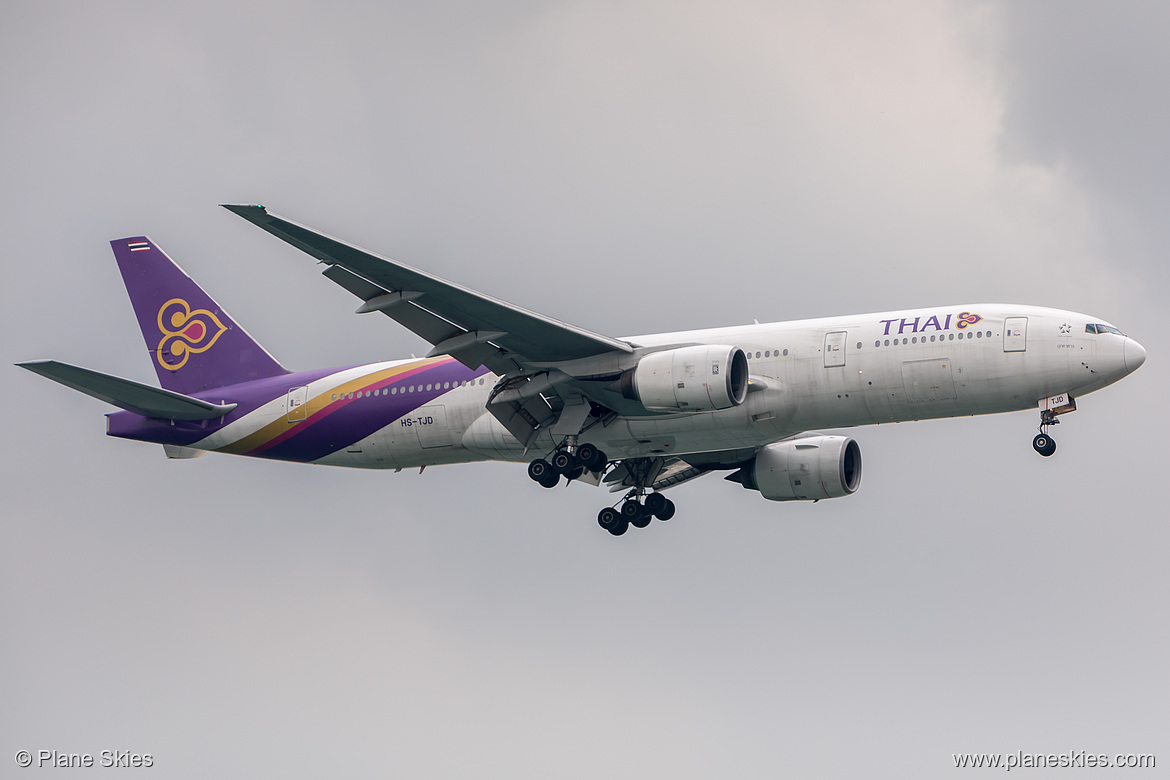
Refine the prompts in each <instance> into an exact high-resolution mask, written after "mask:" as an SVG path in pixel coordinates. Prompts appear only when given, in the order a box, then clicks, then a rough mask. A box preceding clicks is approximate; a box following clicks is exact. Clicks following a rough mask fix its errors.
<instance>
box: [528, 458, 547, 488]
mask: <svg viewBox="0 0 1170 780" xmlns="http://www.w3.org/2000/svg"><path fill="white" fill-rule="evenodd" d="M551 473H553V470H552V466H550V465H549V462H548V461H547V460H544V459H543V458H537V459H536V460H534V461H532V462H531V463H529V464H528V478H529V479H531V480H532V481H533V482H539V483H540V484H542V485H543V484H544V481H545V480H546V479H547V478H548V475H549V474H551Z"/></svg>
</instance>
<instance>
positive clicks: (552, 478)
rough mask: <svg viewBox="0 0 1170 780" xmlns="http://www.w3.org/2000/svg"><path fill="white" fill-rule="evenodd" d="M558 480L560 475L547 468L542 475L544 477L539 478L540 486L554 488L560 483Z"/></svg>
mask: <svg viewBox="0 0 1170 780" xmlns="http://www.w3.org/2000/svg"><path fill="white" fill-rule="evenodd" d="M560 481H561V475H560V474H557V473H556V472H555V471H553V470H552V469H549V470H548V473H547V474H545V475H544V479H542V480H540V486H541V487H543V488H555V487H556V486H557V485H558V484H560Z"/></svg>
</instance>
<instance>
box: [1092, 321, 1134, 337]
mask: <svg viewBox="0 0 1170 780" xmlns="http://www.w3.org/2000/svg"><path fill="white" fill-rule="evenodd" d="M1085 333H1115V334H1117V335H1118V336H1124V335H1125V334H1124V333H1122V332H1121V331H1119V330H1118V329H1117V328H1115V327H1113V326H1112V325H1104V324H1102V323H1100V322H1097V323H1089V324H1088V325H1086V326H1085Z"/></svg>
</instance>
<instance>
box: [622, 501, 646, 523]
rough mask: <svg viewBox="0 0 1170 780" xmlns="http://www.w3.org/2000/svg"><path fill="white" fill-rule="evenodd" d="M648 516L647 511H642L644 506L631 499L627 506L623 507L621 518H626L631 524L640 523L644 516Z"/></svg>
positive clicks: (623, 505)
mask: <svg viewBox="0 0 1170 780" xmlns="http://www.w3.org/2000/svg"><path fill="white" fill-rule="evenodd" d="M645 515H646V510H645V509H642V505H641V504H639V503H638V502H636V501H634V499H632V498H631V499H629V501H627V502H626V503H625V504H622V505H621V517H624V518H626V519H627V520H629V522H631V523H635V524H636V523H638V522H639V520H641V519H642V517H643V516H645Z"/></svg>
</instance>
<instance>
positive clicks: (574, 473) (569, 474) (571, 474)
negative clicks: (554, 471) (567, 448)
mask: <svg viewBox="0 0 1170 780" xmlns="http://www.w3.org/2000/svg"><path fill="white" fill-rule="evenodd" d="M584 473H585V469H584V468H582V467H581V466H578V467H577V468H575V469H572V470H571V471H566V472H565V479H567V480H569V481H570V482H572V481H573V480H574V479H576V478H577V477H579V476H581V475H582V474H584Z"/></svg>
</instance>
